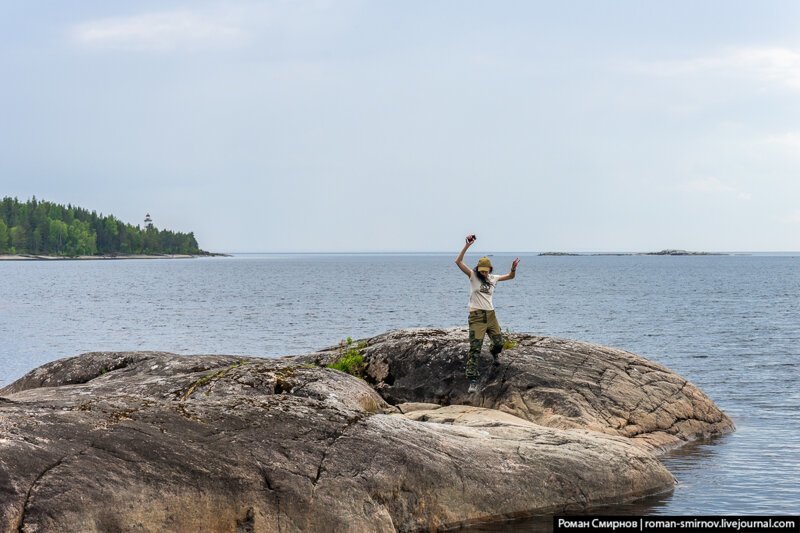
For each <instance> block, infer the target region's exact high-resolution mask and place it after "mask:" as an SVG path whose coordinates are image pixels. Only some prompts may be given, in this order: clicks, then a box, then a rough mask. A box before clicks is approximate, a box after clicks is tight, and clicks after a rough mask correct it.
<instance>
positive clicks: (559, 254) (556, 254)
mask: <svg viewBox="0 0 800 533" xmlns="http://www.w3.org/2000/svg"><path fill="white" fill-rule="evenodd" d="M582 255H584V256H604V255H613V256H628V255H730V254H723V253H718V252H691V251H689V250H675V249H665V250H660V251H658V252H637V253H625V252H618V253H611V252H607V253H596V254H586V253H583V254H578V253H573V252H542V253H540V254H539V256H540V257H563V256H582Z"/></svg>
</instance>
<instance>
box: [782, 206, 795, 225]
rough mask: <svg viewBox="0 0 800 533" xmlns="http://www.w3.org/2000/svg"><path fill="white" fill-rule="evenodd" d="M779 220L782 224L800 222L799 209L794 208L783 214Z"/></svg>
mask: <svg viewBox="0 0 800 533" xmlns="http://www.w3.org/2000/svg"><path fill="white" fill-rule="evenodd" d="M780 220H781V222H783V223H784V224H800V209H795V210H794V211H792V212H791V213H789V214H787V215H784V216H783V217H781V219H780Z"/></svg>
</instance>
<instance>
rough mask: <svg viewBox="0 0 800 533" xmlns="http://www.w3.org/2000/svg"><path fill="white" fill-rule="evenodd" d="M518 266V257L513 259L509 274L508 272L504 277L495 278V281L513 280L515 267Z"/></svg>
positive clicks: (515, 273) (515, 272)
mask: <svg viewBox="0 0 800 533" xmlns="http://www.w3.org/2000/svg"><path fill="white" fill-rule="evenodd" d="M518 264H519V257H517V258H516V259H514V262H513V263H511V272H509V273H508V274H506V275H505V276H500V277H499V278H497V281H506V280H509V279H514V278H515V277H517V265H518Z"/></svg>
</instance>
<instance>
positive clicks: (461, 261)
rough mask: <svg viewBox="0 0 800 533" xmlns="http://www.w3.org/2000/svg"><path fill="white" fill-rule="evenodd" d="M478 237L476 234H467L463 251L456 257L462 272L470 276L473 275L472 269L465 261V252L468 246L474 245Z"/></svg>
mask: <svg viewBox="0 0 800 533" xmlns="http://www.w3.org/2000/svg"><path fill="white" fill-rule="evenodd" d="M476 239H477V237H475V235H467V242H466V244H464V247H463V248H462V249H461V253H460V254H458V257H456V264H457V265H458V268H460V269H461V272H463V273H464V274H466V275H467V276H468V277H469V276H471V275H472V270H470V268H469V267H468V266H467V265H466V264H465V263H464V254H466V253H467V248H469V247H470V246H472V243H474V242H475V240H476Z"/></svg>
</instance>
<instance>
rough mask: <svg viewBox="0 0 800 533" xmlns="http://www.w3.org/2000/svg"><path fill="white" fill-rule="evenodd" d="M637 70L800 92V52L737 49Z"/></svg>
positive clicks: (641, 66) (648, 64) (643, 65)
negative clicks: (738, 79) (733, 78)
mask: <svg viewBox="0 0 800 533" xmlns="http://www.w3.org/2000/svg"><path fill="white" fill-rule="evenodd" d="M633 68H634V70H637V71H639V72H644V73H647V74H650V75H657V76H665V77H677V76H685V75H690V74H718V75H740V76H744V77H746V78H750V79H753V80H755V81H759V82H762V83H763V82H767V83H772V84H777V85H781V86H784V87H789V88H791V89H797V90H800V51H798V50H792V49H789V48H782V47H748V48H734V49H729V50H726V51H723V52H721V53H719V54H716V55H709V56H700V57H695V58H690V59H685V60H675V61H653V62H640V63H635V64H634V65H633Z"/></svg>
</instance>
